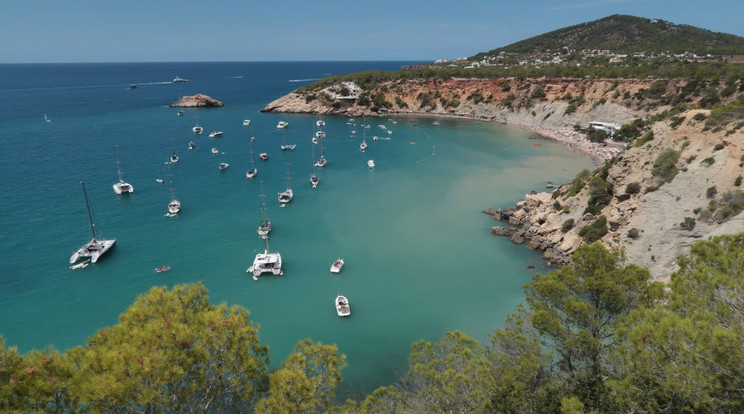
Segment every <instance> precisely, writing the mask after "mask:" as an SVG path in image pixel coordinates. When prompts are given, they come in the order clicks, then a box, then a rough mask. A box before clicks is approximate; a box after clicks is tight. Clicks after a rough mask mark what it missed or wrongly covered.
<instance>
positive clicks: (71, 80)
mask: <svg viewBox="0 0 744 414" xmlns="http://www.w3.org/2000/svg"><path fill="white" fill-rule="evenodd" d="M413 63H418V62H254V63H247V62H246V63H131V64H125V63H110V64H44V65H0V94H2V96H3V99H2V101H0V148H1V149H2V150H0V183H1V184H2V186H1V188H2V191H0V211H2V214H1V215H0V228H2V229H3V230H2V233H3V235H4V236H3V237H1V238H0V253H2V260H1V261H0V334H1V335H2V336H3V337H4V338H5V340H6V342H7V343H8V344H9V345H11V346H17V347H18V348H19V350H20V351H22V352H25V351H28V350H30V349H33V348H44V347H47V346H54V347H55V348H57V349H60V350H65V349H68V348H71V347H73V346H76V345H82V344H84V343H85V341H86V338H88V337H89V336H91V335H93V334H94V333H95V332H96V330H98V329H100V328H103V327H106V326H110V325H113V324H115V323H117V320H118V316H119V314H121V313H122V312H124V311H125V310H126V308H127V307H128V306H129V305H130V304H132V303H133V301H134V300H135V299H136V297H137V296H138V295H140V294H142V293H144V292H146V291H147V290H148V289H149V288H150V287H152V286H159V285H167V286H173V285H175V284H178V283H190V282H197V281H201V282H202V283H203V284H204V285H205V286H206V287H207V288H208V290H209V292H210V300H211V301H212V302H213V303H220V302H227V303H228V304H230V305H240V306H243V307H245V308H247V309H249V310H250V311H251V318H252V319H253V321H255V322H257V323H258V324H260V326H261V328H260V338H261V341H262V342H263V343H264V344H267V345H269V347H270V356H271V359H272V365H273V366H277V365H278V364H279V363H280V362H281V361H282V360H283V359H284V358H285V357H286V356H287V355H288V354H289V353H290V352H291V351H292V348H293V346H294V345H295V344H296V343H297V342H298V341H299V340H301V339H303V338H306V337H310V338H312V339H313V340H315V341H321V342H323V343H335V344H338V347H339V350H340V352H341V353H343V354H345V355H346V356H347V363H348V366H347V367H346V368H345V369H344V371H343V377H344V382H343V385H342V387H341V389H340V390H339V392H338V393H337V394H338V395H339V396H340V398H345V397H358V396H359V395H361V394H363V393H367V392H370V391H371V390H373V389H375V388H376V387H378V386H381V385H386V384H390V383H392V382H394V381H395V380H396V379H397V378H398V377H400V376H401V375H403V374H404V373H405V372H406V371H407V369H408V366H407V363H408V355H409V353H410V349H411V348H410V347H411V344H412V343H413V342H415V341H417V340H419V339H425V340H427V341H436V340H438V339H440V338H441V337H442V336H443V335H444V334H445V333H446V332H447V331H450V330H454V329H460V330H462V331H464V332H465V333H467V334H468V335H471V336H473V337H474V338H476V339H478V340H481V341H484V342H485V341H487V340H488V334H489V333H490V332H492V331H493V330H494V329H496V328H498V327H500V326H501V325H502V324H503V321H504V319H505V317H506V316H507V315H508V314H509V313H511V312H513V311H514V308H515V306H517V305H518V304H519V303H521V302H523V301H524V294H523V291H522V285H523V284H524V283H525V282H527V281H529V280H530V278H531V276H532V275H533V274H534V272H545V271H549V269H547V268H545V266H544V263H543V261H542V260H541V259H540V254H539V252H535V251H532V250H530V249H528V248H527V247H525V246H518V245H514V244H512V243H511V242H510V241H509V240H508V239H505V238H500V237H494V236H492V235H491V234H490V232H489V230H490V227H491V226H492V225H494V222H493V220H492V219H491V218H490V216H487V215H485V214H482V213H481V210H482V209H484V208H490V207H505V206H508V205H511V204H513V203H515V202H517V201H518V200H519V199H520V198H522V197H523V196H524V194H525V193H528V192H529V191H530V190H533V189H534V190H538V191H539V190H542V189H544V188H545V184H546V182H547V181H555V182H556V183H561V182H565V181H568V180H570V179H571V178H573V177H574V176H575V174H576V173H577V172H578V171H580V170H581V169H583V168H589V167H591V165H592V164H591V161H590V160H589V159H588V158H586V157H584V156H582V155H580V154H577V153H575V152H572V151H571V150H570V149H568V148H566V147H565V146H563V145H561V144H559V143H556V142H552V141H546V140H541V139H539V138H538V137H536V136H534V135H532V134H530V133H529V132H525V131H522V130H519V129H514V128H510V127H506V126H502V125H498V124H492V123H484V122H478V121H471V120H460V119H457V120H455V119H440V120H438V121H439V124H435V123H434V121H435V120H436V119H435V118H425V117H409V116H404V117H384V118H374V119H367V120H366V122H367V123H368V124H370V125H371V128H369V129H366V133H365V135H366V137H365V139H366V142H367V143H368V144H369V148H368V149H367V151H366V152H365V153H362V152H360V151H359V144H360V142H361V139H362V135H363V133H362V131H364V129H363V128H362V126H361V124H362V123H364V122H365V120H363V119H355V120H354V121H349V120H348V119H347V118H343V117H325V118H324V120H325V121H326V124H327V125H326V128H325V130H326V132H327V138H326V140H325V155H326V158H327V159H328V161H329V163H328V166H327V167H326V168H324V169H322V170H321V171H320V173H319V176H320V179H321V183H320V186H319V188H318V189H311V186H310V182H309V178H310V175H311V174H312V172H313V170H312V162H313V156H312V147H313V144H312V142H311V138H312V136H313V133H314V132H315V128H316V127H315V121H316V120H318V119H319V118H318V116H314V115H299V114H298V115H294V114H293V115H287V114H272V113H260V112H259V110H260V109H261V108H262V107H264V106H265V105H266V104H268V103H269V102H271V101H272V100H274V99H276V98H278V97H280V96H282V95H284V94H286V93H288V92H290V91H292V90H294V89H296V88H298V87H300V86H303V85H307V84H309V83H311V82H312V81H313V80H316V79H319V78H322V77H325V76H328V75H335V74H340V73H348V72H356V71H361V70H368V69H380V70H397V69H398V68H399V67H400V66H401V65H405V64H413ZM176 76H179V77H181V78H186V79H189V80H190V82H189V83H182V84H173V83H172V82H171V81H172V79H173V78H175V77H176ZM130 84H137V85H138V87H137V88H136V89H130V88H129V85H130ZM195 93H204V94H207V95H209V96H211V97H213V98H215V99H218V100H220V101H222V102H224V103H225V106H224V107H222V108H211V109H185V110H184V111H185V114H184V115H182V116H178V115H177V112H178V109H174V108H169V107H168V104H169V103H171V102H174V101H176V100H178V99H179V98H180V97H181V96H184V95H193V94H195ZM45 114H46V116H47V117H48V119H49V120H50V121H51V122H45V118H44V117H45ZM244 119H250V120H251V123H250V126H243V120H244ZM281 120H283V121H287V122H289V126H288V127H287V128H286V129H285V130H284V131H282V130H279V129H277V128H276V124H277V122H278V121H281ZM196 123H198V124H199V125H201V126H203V127H204V134H202V135H198V136H197V135H194V134H193V133H192V127H193V126H194V125H195V124H196ZM347 123H351V124H353V125H347ZM379 125H385V126H386V128H387V129H389V130H390V131H392V133H387V132H386V130H385V129H382V128H380V127H379ZM213 130H220V131H224V135H223V136H222V137H221V138H216V139H210V138H209V137H208V133H209V132H210V131H213ZM352 130H356V131H357V133H356V134H352V133H351V131H352ZM251 136H255V144H254V145H255V152H256V155H257V154H258V153H259V152H266V153H268V155H269V157H270V158H269V160H268V161H260V160H258V158H257V159H256V162H257V167H258V170H259V173H258V176H257V177H256V178H255V179H253V180H247V179H246V177H245V172H246V170H248V169H249V168H250V165H251V159H250V153H249V151H250V137H251ZM374 136H378V137H379V138H381V139H379V140H377V141H375V140H373V137H374ZM192 140H193V141H194V142H195V144H196V148H195V149H194V150H192V151H190V150H187V146H188V143H189V141H192ZM283 140H286V142H287V143H291V144H296V145H297V147H296V149H295V150H294V151H291V152H282V151H281V149H280V145H281V142H282V141H283ZM537 143H539V144H541V145H539V146H538V145H535V144H537ZM116 146H118V153H119V158H120V161H121V169H122V172H123V174H124V179H125V180H126V181H128V182H130V183H131V184H132V185H133V186H134V189H135V192H134V194H131V195H116V194H114V192H113V189H112V185H113V184H114V183H115V182H117V165H116ZM212 147H217V148H218V149H219V152H220V154H219V155H213V154H212V153H211V151H210V149H211V148H212ZM172 148H175V152H176V154H177V155H178V156H179V157H180V162H178V163H177V164H175V165H173V166H172V173H173V180H174V187H175V192H176V196H177V198H178V199H179V200H180V201H181V203H182V205H183V208H182V211H181V214H180V215H178V216H177V217H174V218H167V217H164V214H165V213H166V208H167V204H168V202H169V201H170V197H171V194H170V187H169V184H168V169H167V165H165V164H164V163H165V162H166V161H167V160H168V158H169V156H170V155H171V151H172ZM319 150H320V149H319V148H318V147H317V146H316V148H315V158H316V159H317V158H318V157H319V154H320V151H319ZM368 159H374V161H375V164H376V168H375V169H373V170H370V169H369V168H368V167H367V160H368ZM220 162H228V163H229V164H230V167H229V168H228V169H227V170H225V171H219V170H218V168H217V166H218V164H219V163H220ZM288 167H289V171H290V176H291V179H292V181H291V183H292V184H291V185H292V188H293V189H294V194H295V196H294V200H293V201H292V202H291V203H290V204H288V205H287V206H286V207H285V208H281V207H280V205H279V203H278V202H277V199H276V194H277V193H278V192H280V191H283V190H284V189H285V188H286V185H287V184H286V182H287V169H288ZM156 178H164V179H165V183H162V184H161V183H158V182H156ZM81 180H84V181H85V185H86V188H87V191H88V197H89V200H90V205H91V207H92V209H93V213H94V217H95V220H96V222H97V226H98V230H99V231H101V232H102V233H103V236H104V237H115V238H116V239H117V243H116V247H115V248H114V249H113V250H112V251H111V252H109V253H108V254H107V255H106V256H105V257H103V258H102V259H101V261H100V262H99V263H97V264H94V265H91V266H89V267H88V268H86V269H80V270H75V271H71V270H70V269H69V267H68V266H69V263H68V260H69V258H70V255H71V253H72V252H73V251H74V250H76V249H77V248H78V247H80V246H81V245H82V244H84V243H85V242H87V241H88V240H89V239H90V228H89V225H88V217H87V213H86V209H85V202H84V199H83V192H82V188H81V185H80V181H81ZM260 182H262V183H263V188H264V190H265V193H266V200H267V209H268V215H269V218H270V219H271V222H272V224H273V232H272V234H271V239H270V247H271V250H272V251H279V252H280V253H281V254H282V258H283V260H284V275H283V276H262V277H260V278H259V279H258V280H257V281H254V280H253V278H252V277H251V276H250V275H249V274H247V273H246V272H245V271H246V269H247V268H248V267H249V266H250V265H251V263H252V261H253V257H254V255H255V254H256V252H260V251H263V249H264V242H263V241H262V240H261V239H260V238H259V237H258V235H257V234H256V227H257V226H258V224H260V221H261V209H260V196H259V194H260ZM337 257H343V258H344V259H345V261H346V265H345V267H344V269H343V270H342V272H341V273H340V274H338V275H334V274H331V273H330V272H329V268H330V265H331V264H332V263H333V261H334V260H335V259H336V258H337ZM164 264H167V265H169V266H170V267H171V270H170V271H169V272H164V273H156V272H155V271H154V268H156V267H157V266H160V265H164ZM528 266H535V267H536V270H528V269H527V267H528ZM338 294H343V295H345V296H347V297H348V298H349V300H350V302H351V311H352V315H351V317H349V318H344V319H342V318H339V317H338V316H337V315H336V312H335V308H334V304H333V301H334V299H335V297H336V295H338Z"/></svg>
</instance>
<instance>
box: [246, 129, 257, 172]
mask: <svg viewBox="0 0 744 414" xmlns="http://www.w3.org/2000/svg"><path fill="white" fill-rule="evenodd" d="M255 140H256V138H255V137H251V169H250V170H248V171H246V172H245V178H253V177H255V176H256V174H258V168H256V157H254V156H253V141H255Z"/></svg>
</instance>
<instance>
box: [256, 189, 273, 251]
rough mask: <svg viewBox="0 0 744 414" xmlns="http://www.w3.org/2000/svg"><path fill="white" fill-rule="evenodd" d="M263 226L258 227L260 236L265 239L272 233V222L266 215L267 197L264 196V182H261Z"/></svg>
mask: <svg viewBox="0 0 744 414" xmlns="http://www.w3.org/2000/svg"><path fill="white" fill-rule="evenodd" d="M261 215H262V217H263V218H262V220H261V225H260V226H258V235H259V236H261V238H262V239H265V238H267V237H269V233H271V220H269V218H268V216H267V215H266V196H264V191H263V181H262V182H261Z"/></svg>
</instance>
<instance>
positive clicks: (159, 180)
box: [155, 178, 163, 184]
mask: <svg viewBox="0 0 744 414" xmlns="http://www.w3.org/2000/svg"><path fill="white" fill-rule="evenodd" d="M155 181H157V182H159V183H160V184H162V183H163V179H162V178H156V179H155Z"/></svg>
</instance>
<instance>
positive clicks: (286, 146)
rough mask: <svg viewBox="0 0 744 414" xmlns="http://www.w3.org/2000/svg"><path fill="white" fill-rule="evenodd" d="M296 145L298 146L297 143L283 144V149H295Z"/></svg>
mask: <svg viewBox="0 0 744 414" xmlns="http://www.w3.org/2000/svg"><path fill="white" fill-rule="evenodd" d="M296 146H297V145H296V144H285V145H282V151H285V150H293V149H295V147H296Z"/></svg>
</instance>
